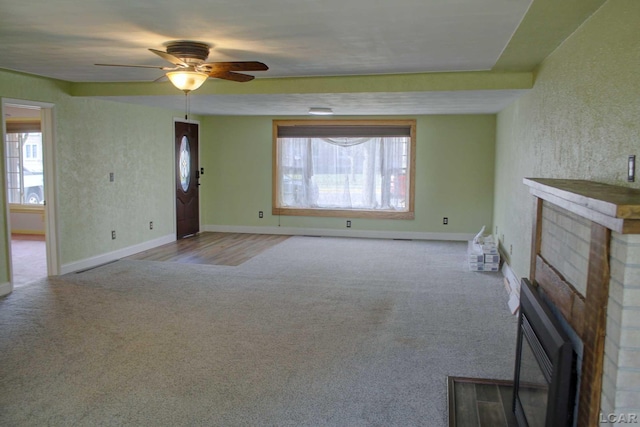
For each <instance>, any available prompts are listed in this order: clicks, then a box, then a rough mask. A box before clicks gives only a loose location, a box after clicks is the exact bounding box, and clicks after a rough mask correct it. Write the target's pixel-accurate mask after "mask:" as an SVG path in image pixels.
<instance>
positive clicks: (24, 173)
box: [5, 129, 44, 205]
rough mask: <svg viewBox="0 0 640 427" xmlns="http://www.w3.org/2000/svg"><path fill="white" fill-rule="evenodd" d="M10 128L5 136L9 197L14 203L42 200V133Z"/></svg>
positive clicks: (35, 202)
mask: <svg viewBox="0 0 640 427" xmlns="http://www.w3.org/2000/svg"><path fill="white" fill-rule="evenodd" d="M9 130H10V129H8V132H7V134H6V140H5V148H6V151H5V153H6V171H7V195H8V199H9V200H8V201H9V203H13V204H28V205H40V204H43V203H44V179H43V173H42V171H43V162H42V158H38V147H39V146H41V145H42V133H40V132H39V131H38V132H9Z"/></svg>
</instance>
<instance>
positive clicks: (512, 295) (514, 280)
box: [502, 262, 520, 314]
mask: <svg viewBox="0 0 640 427" xmlns="http://www.w3.org/2000/svg"><path fill="white" fill-rule="evenodd" d="M502 275H503V276H504V278H505V280H506V281H507V282H508V283H509V288H510V292H509V309H510V310H511V313H512V314H517V313H518V309H519V308H520V279H518V276H517V275H516V273H515V272H514V271H513V270H512V269H511V267H510V266H509V264H507V263H506V262H505V263H504V264H503V265H502Z"/></svg>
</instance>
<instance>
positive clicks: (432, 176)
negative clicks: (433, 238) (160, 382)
mask: <svg viewBox="0 0 640 427" xmlns="http://www.w3.org/2000/svg"><path fill="white" fill-rule="evenodd" d="M288 118H291V117H288ZM340 118H342V117H340ZM345 118H347V117H345ZM348 118H350V119H354V118H363V117H348ZM366 118H367V119H371V118H372V117H366ZM387 118H388V117H387ZM393 118H396V117H395V116H394V117H393ZM398 118H399V117H398ZM402 118H415V119H416V120H417V130H416V132H417V144H416V203H415V220H365V219H354V220H353V221H352V223H353V229H361V230H383V231H400V232H404V231H409V232H411V231H413V232H433V233H475V232H477V231H478V230H479V229H480V227H482V226H483V225H487V226H490V225H491V218H492V209H493V195H492V193H493V173H494V172H493V171H494V160H493V156H494V141H495V116H494V115H459V116H418V117H402ZM273 119H286V117H255V116H254V117H229V116H219V117H206V118H204V119H203V121H202V134H203V138H202V141H201V147H200V150H201V157H200V162H201V165H202V166H203V167H205V175H204V176H203V177H202V180H201V183H202V187H201V200H202V206H201V209H202V217H201V222H202V224H203V225H205V226H206V225H218V226H219V225H224V226H240V227H241V226H251V227H256V226H265V227H276V226H278V225H281V226H283V227H299V228H328V229H342V230H344V228H345V219H344V218H318V217H294V216H282V217H280V218H278V217H277V216H276V217H274V216H272V215H271V176H272V173H271V151H272V120H273ZM298 119H299V117H298ZM258 211H264V214H265V217H264V218H263V219H259V218H258ZM445 216H446V217H448V218H449V225H448V226H444V225H442V218H443V217H445Z"/></svg>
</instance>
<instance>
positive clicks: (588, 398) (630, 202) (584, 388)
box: [523, 178, 640, 427]
mask: <svg viewBox="0 0 640 427" xmlns="http://www.w3.org/2000/svg"><path fill="white" fill-rule="evenodd" d="M523 182H524V184H525V185H527V186H528V187H529V189H530V192H531V194H532V195H533V196H535V204H534V221H533V237H532V250H531V270H530V281H531V282H532V283H535V284H536V285H538V286H540V287H541V288H542V289H543V290H544V292H545V294H546V295H547V297H548V298H549V299H550V300H551V301H552V302H553V303H554V305H556V307H557V308H558V310H559V311H560V313H561V314H562V315H563V316H564V318H565V320H567V322H568V323H569V324H570V325H571V326H572V327H573V329H574V330H575V331H576V333H577V334H578V336H580V338H581V339H582V342H583V345H584V358H583V361H582V379H581V386H580V399H579V404H578V425H580V426H594V427H595V426H598V425H600V418H599V416H600V403H601V395H602V381H603V379H602V375H603V364H604V347H605V345H604V344H605V334H606V327H607V305H608V302H609V281H610V265H609V259H610V254H611V233H612V231H613V232H616V233H620V234H640V190H637V189H630V188H626V187H620V186H615V185H608V184H603V183H599V182H594V181H585V180H570V179H546V178H525V179H524V180H523ZM543 203H549V204H552V205H554V206H557V207H559V208H561V209H564V210H566V211H569V212H571V213H572V214H574V215H577V216H578V217H580V218H582V219H583V220H585V222H586V223H587V224H589V228H590V238H589V244H588V245H589V250H588V264H587V272H586V274H587V279H586V291H584V292H581V291H578V290H577V289H576V287H575V286H574V285H573V284H572V283H570V281H568V280H567V279H566V278H565V277H564V276H563V275H562V274H561V273H560V272H559V270H558V269H557V268H556V267H554V266H553V265H552V264H551V263H550V262H549V260H547V259H545V258H544V257H543V256H542V254H541V247H542V238H543V233H542V225H543Z"/></svg>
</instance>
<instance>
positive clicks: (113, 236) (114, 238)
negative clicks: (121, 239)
mask: <svg viewBox="0 0 640 427" xmlns="http://www.w3.org/2000/svg"><path fill="white" fill-rule="evenodd" d="M111 240H116V230H111Z"/></svg>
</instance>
